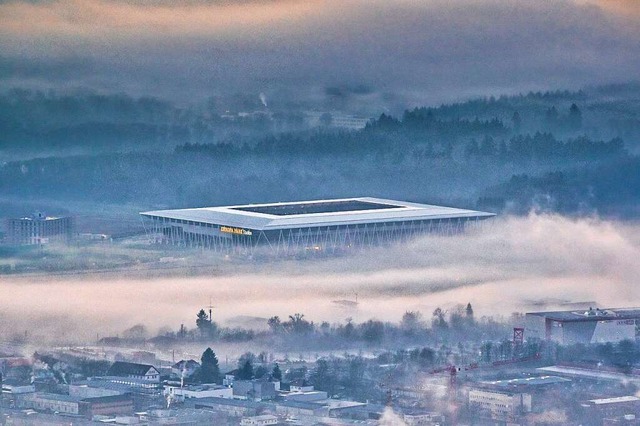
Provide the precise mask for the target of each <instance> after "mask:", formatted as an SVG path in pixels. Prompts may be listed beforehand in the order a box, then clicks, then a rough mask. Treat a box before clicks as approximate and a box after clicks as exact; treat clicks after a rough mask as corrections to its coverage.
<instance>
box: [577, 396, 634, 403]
mask: <svg viewBox="0 0 640 426" xmlns="http://www.w3.org/2000/svg"><path fill="white" fill-rule="evenodd" d="M589 402H591V403H593V404H595V405H603V404H617V403H622V402H640V398H638V397H637V396H633V395H629V396H618V397H615V398H601V399H591V400H589Z"/></svg>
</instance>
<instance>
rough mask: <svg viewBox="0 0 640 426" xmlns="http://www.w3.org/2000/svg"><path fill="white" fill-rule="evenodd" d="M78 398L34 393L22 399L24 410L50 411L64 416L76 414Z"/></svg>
mask: <svg viewBox="0 0 640 426" xmlns="http://www.w3.org/2000/svg"><path fill="white" fill-rule="evenodd" d="M79 401H80V398H75V397H71V396H69V395H57V394H48V393H40V392H37V393H34V394H30V395H27V396H25V397H24V399H22V402H21V404H22V406H23V407H24V408H33V409H34V410H38V411H52V412H58V413H64V414H78V410H79V404H78V402H79Z"/></svg>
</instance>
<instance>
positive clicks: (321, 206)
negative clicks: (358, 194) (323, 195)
mask: <svg viewBox="0 0 640 426" xmlns="http://www.w3.org/2000/svg"><path fill="white" fill-rule="evenodd" d="M401 207H402V206H397V205H394V204H382V203H372V202H368V201H359V200H329V201H324V202H320V203H318V202H312V203H291V204H270V205H261V206H247V207H233V209H234V210H241V211H245V212H253V213H264V214H272V215H276V216H289V215H298V214H311V213H338V212H349V211H361V210H383V209H397V208H401Z"/></svg>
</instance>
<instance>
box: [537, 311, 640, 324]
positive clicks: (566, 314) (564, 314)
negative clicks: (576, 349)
mask: <svg viewBox="0 0 640 426" xmlns="http://www.w3.org/2000/svg"><path fill="white" fill-rule="evenodd" d="M527 315H535V316H541V317H544V318H547V319H550V320H554V321H602V320H609V319H619V320H624V319H640V308H606V309H599V308H596V309H593V308H589V309H580V310H575V311H552V312H527Z"/></svg>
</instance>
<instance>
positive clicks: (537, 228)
mask: <svg viewBox="0 0 640 426" xmlns="http://www.w3.org/2000/svg"><path fill="white" fill-rule="evenodd" d="M639 257H640V226H637V225H635V224H621V223H613V222H604V221H599V220H597V219H579V220H573V219H568V218H564V217H560V216H546V215H545V216H537V215H532V216H529V217H526V218H512V217H506V218H498V219H496V220H494V221H493V222H491V223H490V224H488V225H487V226H486V227H485V228H484V229H482V230H479V231H475V232H471V233H468V234H466V235H459V236H453V237H425V238H422V239H420V240H417V241H415V242H413V243H411V244H408V245H402V246H396V247H393V248H378V249H375V250H370V251H365V252H362V253H358V254H354V255H351V256H347V257H341V258H333V259H316V260H308V261H278V262H274V263H268V264H250V263H249V264H245V265H243V264H240V265H238V264H236V263H233V264H228V265H224V264H223V266H222V269H221V271H220V273H219V274H216V275H215V276H196V277H184V278H158V279H144V278H135V279H132V278H125V277H118V276H115V275H114V274H104V275H102V276H100V275H94V276H92V275H80V276H57V277H28V276H22V277H20V276H3V277H0V289H1V291H2V295H3V297H2V298H0V312H2V313H1V314H0V329H2V330H12V331H13V332H15V333H23V332H24V331H25V330H28V331H29V333H31V334H32V335H40V336H42V337H43V338H47V339H49V338H51V339H52V340H58V339H60V340H76V339H78V338H95V336H96V333H98V334H100V335H106V334H117V333H121V332H122V331H123V330H124V329H126V328H128V327H131V326H132V325H134V324H137V323H142V324H145V325H147V326H148V327H149V328H150V329H151V330H152V331H154V330H157V329H158V328H159V327H162V326H169V327H170V328H172V329H174V330H176V329H177V328H178V327H179V326H180V324H185V325H186V326H187V327H190V328H192V327H194V326H195V314H196V313H197V311H198V310H199V309H200V308H202V307H204V306H206V305H208V304H209V298H210V297H211V300H212V301H213V305H214V314H213V316H214V320H215V321H218V322H221V323H223V324H224V323H225V322H226V321H228V320H233V319H234V318H236V317H238V316H251V317H264V318H268V317H270V316H273V315H279V316H280V317H285V318H286V317H287V315H289V314H293V313H295V312H301V313H304V314H305V316H306V318H309V319H310V320H313V321H316V322H319V321H322V320H326V321H329V322H332V323H334V322H343V321H344V320H345V319H346V318H347V317H351V318H353V319H354V320H355V321H364V320H367V319H369V318H377V319H381V320H389V321H396V322H397V321H399V320H400V318H401V316H402V314H403V313H404V312H405V311H407V310H417V311H420V312H422V313H423V315H424V316H425V317H427V318H429V317H430V315H431V312H432V311H433V309H435V308H436V307H438V306H440V307H443V308H445V309H446V308H451V307H454V306H456V305H457V304H461V303H465V304H466V303H467V302H471V303H472V304H473V306H474V309H475V311H476V315H478V316H482V315H489V316H494V317H496V316H508V315H509V314H510V313H512V312H514V311H527V310H541V309H544V308H556V307H562V305H563V304H564V303H570V302H584V301H595V302H597V303H598V304H599V305H600V306H610V307H614V306H618V307H628V306H632V305H640V292H638V290H637V288H636V285H637V284H636V283H637V277H638V276H640V264H639V263H638V262H637V259H638V258H639ZM356 294H357V297H358V305H357V306H355V307H354V306H352V305H346V304H341V303H335V302H336V301H339V300H351V301H354V300H355V298H356ZM8 335H10V333H9V334H7V333H5V336H8Z"/></svg>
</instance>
